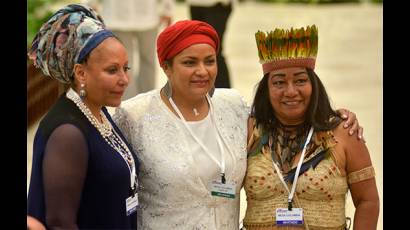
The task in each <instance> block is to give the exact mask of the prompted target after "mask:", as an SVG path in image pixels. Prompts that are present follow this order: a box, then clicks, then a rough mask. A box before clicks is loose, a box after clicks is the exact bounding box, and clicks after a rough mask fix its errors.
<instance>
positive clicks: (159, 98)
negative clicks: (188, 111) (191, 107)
mask: <svg viewBox="0 0 410 230" xmlns="http://www.w3.org/2000/svg"><path fill="white" fill-rule="evenodd" d="M155 96H156V98H157V100H159V101H160V103H159V104H160V107H161V108H162V109H163V110H164V111H165V112H166V113H167V114H168V115H169V116H170V117H172V118H173V119H174V120H177V121H179V122H182V120H181V119H180V118H179V117H178V116H177V115H176V114H175V113H173V112H172V111H171V109H170V108H168V106H167V105H166V103H165V102H164V101H163V100H162V97H161V89H157V92H156V94H155ZM210 112H211V108H209V110H208V114H207V115H206V116H205V117H204V118H203V119H201V120H198V121H187V123H188V124H191V122H192V123H194V122H202V121H205V120H206V119H207V117H209V116H210Z"/></svg>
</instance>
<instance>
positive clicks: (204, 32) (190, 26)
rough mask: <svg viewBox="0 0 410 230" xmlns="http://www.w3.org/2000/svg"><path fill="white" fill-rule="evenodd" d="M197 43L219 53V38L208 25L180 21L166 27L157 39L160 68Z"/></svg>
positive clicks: (194, 21) (199, 22)
mask: <svg viewBox="0 0 410 230" xmlns="http://www.w3.org/2000/svg"><path fill="white" fill-rule="evenodd" d="M198 43H206V44H209V45H211V46H212V47H213V48H214V49H215V52H218V51H219V37H218V34H217V33H216V31H215V29H214V28H213V27H212V26H210V25H209V24H208V23H205V22H201V21H196V20H182V21H178V22H176V23H175V24H173V25H171V26H168V27H167V28H166V29H164V31H162V32H161V33H160V34H159V36H158V39H157V54H158V60H159V64H160V65H161V67H163V66H164V62H165V61H166V60H168V59H170V58H172V57H174V56H175V55H177V54H178V53H180V52H181V51H182V50H184V49H185V48H187V47H189V46H191V45H193V44H198Z"/></svg>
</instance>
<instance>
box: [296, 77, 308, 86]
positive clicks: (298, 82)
mask: <svg viewBox="0 0 410 230" xmlns="http://www.w3.org/2000/svg"><path fill="white" fill-rule="evenodd" d="M307 81H308V79H305V78H303V79H297V80H296V85H304V84H305V83H306V82H307Z"/></svg>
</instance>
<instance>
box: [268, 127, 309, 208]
mask: <svg viewBox="0 0 410 230" xmlns="http://www.w3.org/2000/svg"><path fill="white" fill-rule="evenodd" d="M312 134H313V126H312V127H310V130H309V134H308V137H307V138H306V142H305V145H304V146H303V150H302V154H301V156H300V159H299V163H298V166H297V167H296V172H295V176H294V178H293V184H292V190H291V191H289V188H288V186H287V184H286V182H285V180H284V179H283V175H282V173H281V172H280V170H279V167H278V166H277V165H276V163H275V162H273V159H272V164H273V166H274V167H275V169H276V171H277V172H278V175H279V179H280V181H281V182H282V184H283V185H284V186H285V189H286V191H288V193H289V196H288V205H289V207H288V208H289V210H291V209H292V200H293V196H294V194H295V190H296V184H297V181H298V176H299V171H300V168H301V167H302V163H303V158H304V157H305V152H306V147H307V145H308V144H309V142H310V139H311V137H312Z"/></svg>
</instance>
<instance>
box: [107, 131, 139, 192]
mask: <svg viewBox="0 0 410 230" xmlns="http://www.w3.org/2000/svg"><path fill="white" fill-rule="evenodd" d="M112 131H113V134H112V135H117V137H118V139H120V141H122V142H124V140H123V139H122V138H121V136H120V135H119V134H118V133H117V132H116V131H115V129H114V127H112ZM114 133H115V134H114ZM124 147H125V148H126V151H128V152H129V153H130V154H131V157H132V158H134V156H133V155H132V153H131V151H130V150H129V148H128V146H127V144H125V142H124ZM120 155H121V158H122V159H123V160H124V161H125V163H126V164H127V166H128V170H129V171H130V177H131V178H130V179H131V190H132V192H133V193H134V194H135V193H136V191H137V188H136V186H138V184H137V182H136V179H137V173H136V169H135V159H134V160H133V161H132V164H131V168H130V165H129V164H128V162H127V159H125V158H124V157H123V156H122V154H120Z"/></svg>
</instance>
